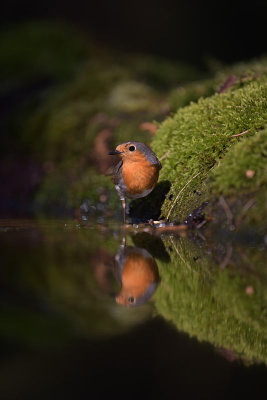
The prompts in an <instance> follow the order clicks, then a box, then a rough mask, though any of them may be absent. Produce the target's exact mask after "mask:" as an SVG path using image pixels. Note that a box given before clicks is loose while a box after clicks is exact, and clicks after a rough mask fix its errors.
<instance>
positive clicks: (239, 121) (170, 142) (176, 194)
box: [152, 63, 266, 219]
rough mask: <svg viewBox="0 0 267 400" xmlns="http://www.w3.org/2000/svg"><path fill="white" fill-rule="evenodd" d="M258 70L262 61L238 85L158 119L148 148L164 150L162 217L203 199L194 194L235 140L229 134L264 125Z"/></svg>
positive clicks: (185, 211)
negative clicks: (165, 188) (165, 187)
mask: <svg viewBox="0 0 267 400" xmlns="http://www.w3.org/2000/svg"><path fill="white" fill-rule="evenodd" d="M259 70H260V68H259ZM264 71H265V67H264V63H263V67H262V71H261V74H260V73H256V72H254V74H251V75H250V76H249V78H248V79H246V80H244V81H243V82H242V87H239V88H238V89H232V90H228V91H227V92H226V93H221V94H215V95H213V96H211V97H208V98H206V99H203V98H202V99H200V100H199V101H198V103H191V104H190V105H189V106H187V107H184V108H181V109H179V110H178V111H177V113H176V114H175V115H174V116H173V117H170V118H168V119H167V120H166V121H164V122H163V123H162V125H161V126H160V128H159V130H158V131H157V135H156V136H155V140H154V141H153V143H152V147H153V150H154V151H155V152H156V153H157V154H158V155H159V156H161V155H163V154H165V153H166V152H167V151H170V154H169V155H168V156H167V157H166V158H165V159H164V162H163V163H162V164H163V169H162V171H161V175H160V177H161V179H169V180H170V182H171V183H172V188H171V191H170V194H172V195H173V196H172V199H171V200H170V198H168V197H167V199H166V201H165V203H164V205H163V209H162V212H163V215H164V216H165V217H167V216H170V218H175V217H176V216H178V218H179V219H180V218H185V217H186V216H187V215H188V214H189V213H190V212H192V210H193V209H194V208H196V207H197V206H198V205H199V204H200V203H201V202H202V201H203V198H202V197H201V196H199V193H201V191H202V188H201V185H202V183H203V181H204V180H206V179H207V178H209V176H210V170H211V168H212V167H213V166H214V167H216V166H217V164H218V162H219V161H220V163H222V164H223V162H224V159H223V157H224V154H225V153H226V151H227V149H228V148H229V147H231V146H232V145H233V144H235V143H237V141H238V139H237V140H236V141H233V139H232V138H231V135H233V134H238V133H241V132H243V131H245V130H248V134H247V136H246V138H249V137H250V136H251V135H252V134H255V132H257V131H258V130H259V129H261V128H262V126H264V124H265V122H266V76H265V75H264ZM246 138H245V139H244V140H246ZM244 147H245V146H244ZM207 161H208V162H207ZM245 179H246V178H245ZM207 197H208V196H206V198H207Z"/></svg>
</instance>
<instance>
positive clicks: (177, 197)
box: [166, 172, 201, 221]
mask: <svg viewBox="0 0 267 400" xmlns="http://www.w3.org/2000/svg"><path fill="white" fill-rule="evenodd" d="M200 174H201V172H198V173H197V174H196V175H195V176H193V178H191V179H189V181H188V182H187V184H186V185H184V187H183V188H182V189H181V190H180V192H179V193H178V194H177V196H176V198H175V200H174V201H173V203H172V206H171V208H170V210H169V212H168V215H167V218H166V219H167V221H168V219H169V216H170V214H171V212H172V210H173V207H174V206H175V204H176V202H177V200H178V199H179V196H180V194H181V193H182V192H183V191H184V189H185V188H186V186H188V185H189V183H190V182H191V181H192V180H193V179H195V178H196V177H197V176H198V175H200Z"/></svg>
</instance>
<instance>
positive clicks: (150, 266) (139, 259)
mask: <svg viewBox="0 0 267 400" xmlns="http://www.w3.org/2000/svg"><path fill="white" fill-rule="evenodd" d="M121 278H122V288H121V291H120V293H119V294H118V296H117V297H116V301H117V303H119V304H124V305H127V304H128V303H129V297H131V296H133V297H134V298H135V299H139V298H140V297H141V296H143V295H144V293H145V292H146V290H147V289H148V287H149V286H150V285H151V284H152V283H154V282H157V281H158V279H159V276H158V269H157V264H156V262H155V260H154V259H153V258H152V257H144V256H143V255H142V254H138V253H134V252H132V253H131V254H129V255H128V257H127V259H126V262H125V264H124V269H123V274H122V277H121Z"/></svg>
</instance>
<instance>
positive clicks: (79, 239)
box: [1, 221, 151, 346]
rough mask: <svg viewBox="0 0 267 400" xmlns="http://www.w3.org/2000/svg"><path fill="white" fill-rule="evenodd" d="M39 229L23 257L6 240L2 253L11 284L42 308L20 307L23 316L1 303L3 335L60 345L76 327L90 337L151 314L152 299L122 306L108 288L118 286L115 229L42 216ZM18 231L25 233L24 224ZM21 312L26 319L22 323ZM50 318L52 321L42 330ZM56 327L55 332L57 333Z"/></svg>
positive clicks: (124, 327) (110, 332)
mask: <svg viewBox="0 0 267 400" xmlns="http://www.w3.org/2000/svg"><path fill="white" fill-rule="evenodd" d="M42 226H43V228H41V227H42ZM25 227H26V228H27V223H26V224H25ZM25 227H24V228H25ZM38 231H39V235H40V237H39V239H40V238H41V240H40V242H38V243H31V245H30V246H26V248H25V251H24V257H23V258H22V259H21V254H20V253H19V255H17V254H18V253H16V252H15V253H14V252H13V249H14V247H12V249H11V248H10V250H9V247H8V246H6V247H5V251H3V252H2V254H3V255H4V257H7V258H8V259H9V261H10V262H9V268H8V270H7V271H5V272H6V279H7V282H9V283H10V284H11V285H12V287H13V288H17V287H19V288H20V290H21V288H22V292H24V291H25V292H26V293H27V296H28V297H29V296H30V298H31V299H32V303H30V307H31V305H32V304H34V305H35V306H36V305H40V307H41V311H39V312H35V311H29V309H27V307H26V306H25V307H24V308H23V307H21V308H20V311H21V313H22V314H21V318H19V310H17V309H15V308H14V313H13V314H12V310H11V309H8V308H7V307H6V306H4V307H2V305H1V307H2V309H3V310H4V311H5V312H6V313H7V316H6V317H5V318H3V319H1V321H2V322H3V323H4V327H5V329H4V330H3V332H2V334H3V336H9V337H10V338H12V339H15V340H18V341H19V342H21V341H24V340H25V341H28V342H29V343H30V344H31V345H41V346H43V345H51V344H56V345H57V344H58V343H60V338H62V340H64V339H65V340H71V338H72V337H73V336H75V334H77V333H75V332H78V334H79V335H82V336H84V337H86V338H91V337H101V336H104V335H114V334H116V333H121V332H124V331H125V330H127V329H129V328H130V327H131V326H133V325H134V324H136V323H139V322H140V321H142V320H144V319H145V318H146V317H147V316H148V315H149V314H150V312H151V307H150V306H149V305H145V306H144V307H142V308H141V309H139V310H138V311H135V310H133V311H131V310H120V307H119V306H117V305H116V303H115V300H114V299H113V296H111V295H110V294H109V293H110V292H111V293H116V291H117V289H118V287H117V282H116V280H115V277H113V273H112V265H113V256H114V255H115V253H116V252H117V250H118V248H119V242H118V241H117V240H116V239H114V238H113V237H112V232H108V231H107V232H106V233H104V234H103V233H101V229H97V226H94V227H93V228H92V229H91V228H88V227H81V226H77V225H76V224H75V223H73V222H68V221H66V223H63V222H62V223H61V224H57V223H56V224H55V223H50V224H49V223H47V222H43V223H40V225H39V224H38V225H37V226H36V227H35V230H34V232H35V235H36V236H38ZM26 232H27V231H26ZM2 235H3V234H2ZM19 235H20V236H19V237H20V238H24V234H23V229H22V230H21V232H20V234H19ZM26 237H27V233H26ZM22 240H23V239H22ZM9 251H11V252H12V254H11V253H9ZM102 254H105V256H106V258H107V260H108V261H106V264H104V266H105V268H107V271H109V269H110V273H109V274H108V275H107V276H108V282H109V288H108V289H107V290H106V291H103V289H101V288H100V286H99V282H98V280H97V277H98V276H99V274H98V271H99V268H102V270H103V265H102V264H101V255H102ZM16 257H19V259H17V260H16ZM104 274H105V269H104ZM30 307H29V308H30ZM46 310H49V312H48V313H46V312H45V311H46ZM50 314H51V315H50ZM23 317H25V319H24V323H25V324H26V325H23V324H22V319H23ZM46 319H47V320H48V326H47V329H46V330H45V331H44V332H42V331H41V328H42V326H43V324H45V321H46ZM2 322H1V324H2ZM16 324H17V325H16ZM35 325H37V326H35ZM15 326H16V330H14V327H15ZM53 329H57V332H54V333H53ZM45 333H46V334H47V337H46V338H44V334H45ZM17 336H18V339H17Z"/></svg>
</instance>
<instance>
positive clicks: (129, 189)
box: [109, 142, 161, 223]
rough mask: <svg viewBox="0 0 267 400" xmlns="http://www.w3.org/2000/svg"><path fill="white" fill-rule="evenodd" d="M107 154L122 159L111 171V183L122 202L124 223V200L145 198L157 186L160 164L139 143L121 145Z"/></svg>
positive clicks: (151, 153) (149, 151) (150, 151)
mask: <svg viewBox="0 0 267 400" xmlns="http://www.w3.org/2000/svg"><path fill="white" fill-rule="evenodd" d="M109 154H110V155H115V154H117V155H119V156H120V157H121V159H122V160H121V161H120V162H119V163H118V164H117V165H116V167H115V168H114V170H113V177H112V182H113V183H114V184H115V187H116V190H117V192H118V193H119V196H120V199H121V200H122V206H123V220H124V223H125V220H126V215H125V198H126V197H127V198H129V199H138V198H139V197H145V196H147V195H148V194H149V193H150V192H151V191H152V190H153V189H154V187H155V186H156V184H157V181H158V177H159V170H160V169H161V164H160V162H159V160H158V159H157V156H156V155H155V154H154V153H153V151H152V150H150V148H149V147H147V146H146V145H145V144H144V143H140V142H125V143H122V144H120V145H118V146H117V147H116V149H115V150H114V151H111V152H110V153H109Z"/></svg>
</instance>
